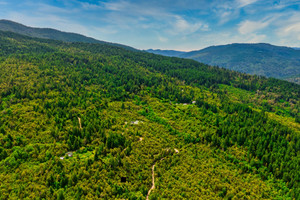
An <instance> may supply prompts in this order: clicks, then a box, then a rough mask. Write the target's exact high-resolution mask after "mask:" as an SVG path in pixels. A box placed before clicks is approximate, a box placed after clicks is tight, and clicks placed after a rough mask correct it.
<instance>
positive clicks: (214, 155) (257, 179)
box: [0, 32, 300, 199]
mask: <svg viewBox="0 0 300 200" xmlns="http://www.w3.org/2000/svg"><path fill="white" fill-rule="evenodd" d="M0 71H1V73H0V95H1V96H0V103H1V104H0V144H1V145H0V199H43V198H44V199H146V197H147V195H148V194H149V199H198V198H200V199H299V198H300V196H299V194H300V185H299V182H300V174H299V171H300V165H299V162H300V154H299V151H300V138H299V134H300V116H299V113H300V112H299V108H300V102H299V99H300V86H299V85H296V84H293V83H289V82H286V81H282V80H277V79H267V78H264V77H260V76H250V75H246V74H243V73H239V72H234V71H230V70H227V69H223V68H218V67H211V66H208V65H204V64H200V63H198V62H196V61H192V60H187V59H181V58H171V57H164V56H159V55H154V54H150V53H145V52H137V51H129V50H126V49H124V48H121V47H116V46H112V45H109V44H88V43H67V42H60V41H54V40H46V39H37V38H30V37H27V36H22V35H18V34H15V33H11V32H0ZM153 179H154V183H155V187H154V189H153V190H150V188H151V187H152V184H153V183H152V180H153ZM149 190H150V192H149Z"/></svg>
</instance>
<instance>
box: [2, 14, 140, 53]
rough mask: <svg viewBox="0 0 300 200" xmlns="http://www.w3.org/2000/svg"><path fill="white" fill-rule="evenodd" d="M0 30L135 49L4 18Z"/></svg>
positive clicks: (65, 40)
mask: <svg viewBox="0 0 300 200" xmlns="http://www.w3.org/2000/svg"><path fill="white" fill-rule="evenodd" d="M0 30H1V31H9V32H13V33H18V34H22V35H26V36H30V37H37V38H43V39H52V40H60V41H64V42H86V43H95V44H110V45H112V46H117V47H122V48H126V49H129V50H134V51H136V49H134V48H132V47H129V46H125V45H121V44H117V43H109V42H104V41H100V40H96V39H94V38H91V37H86V36H84V35H81V34H77V33H68V32H63V31H59V30H56V29H52V28H34V27H29V26H25V25H23V24H20V23H17V22H14V21H10V20H5V19H2V20H0Z"/></svg>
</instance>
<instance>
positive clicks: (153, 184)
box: [146, 164, 155, 200]
mask: <svg viewBox="0 0 300 200" xmlns="http://www.w3.org/2000/svg"><path fill="white" fill-rule="evenodd" d="M154 170H155V164H154V165H153V166H152V187H151V188H150V190H149V191H148V194H147V197H146V200H149V196H150V193H151V191H152V190H154V189H155V176H154Z"/></svg>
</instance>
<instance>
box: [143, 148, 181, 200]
mask: <svg viewBox="0 0 300 200" xmlns="http://www.w3.org/2000/svg"><path fill="white" fill-rule="evenodd" d="M174 151H175V153H179V150H178V149H174ZM163 159H165V158H161V159H160V160H158V161H162V160H163ZM158 161H157V162H158ZM157 162H155V163H154V164H153V165H152V187H151V188H150V190H149V191H148V194H147V197H146V200H149V196H150V194H151V192H152V190H154V189H155V174H154V171H155V165H156V163H157Z"/></svg>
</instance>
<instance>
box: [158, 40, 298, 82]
mask: <svg viewBox="0 0 300 200" xmlns="http://www.w3.org/2000/svg"><path fill="white" fill-rule="evenodd" d="M153 53H154V52H153ZM155 53H157V54H161V55H164V52H159V51H156V52H155ZM178 57H181V58H189V59H193V60H196V61H199V62H202V63H205V64H209V65H216V66H220V67H224V68H227V69H231V70H236V71H240V72H244V73H248V74H257V75H263V76H267V77H274V78H279V79H286V80H289V81H291V80H297V77H298V76H297V77H295V75H298V74H300V51H298V50H295V49H294V48H289V47H280V46H273V45H270V44H264V43H259V44H229V45H221V46H211V47H208V48H205V49H202V50H199V51H191V52H187V53H183V54H179V56H178ZM290 77H293V79H289V78H290ZM295 78H296V79H295Z"/></svg>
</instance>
